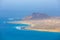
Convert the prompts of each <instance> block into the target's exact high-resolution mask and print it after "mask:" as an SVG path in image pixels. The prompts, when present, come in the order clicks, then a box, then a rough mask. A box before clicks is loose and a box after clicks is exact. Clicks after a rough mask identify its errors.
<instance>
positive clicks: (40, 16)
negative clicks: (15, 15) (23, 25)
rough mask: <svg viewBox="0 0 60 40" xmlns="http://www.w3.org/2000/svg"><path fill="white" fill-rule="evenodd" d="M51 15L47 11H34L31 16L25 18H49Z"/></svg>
mask: <svg viewBox="0 0 60 40" xmlns="http://www.w3.org/2000/svg"><path fill="white" fill-rule="evenodd" d="M49 17H50V16H48V15H47V14H45V13H32V15H31V16H27V17H26V18H25V20H32V19H35V20H36V19H46V18H49Z"/></svg>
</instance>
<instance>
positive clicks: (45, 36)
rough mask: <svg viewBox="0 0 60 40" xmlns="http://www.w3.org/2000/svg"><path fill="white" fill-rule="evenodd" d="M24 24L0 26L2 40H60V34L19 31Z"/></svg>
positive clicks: (4, 24) (3, 24)
mask: <svg viewBox="0 0 60 40" xmlns="http://www.w3.org/2000/svg"><path fill="white" fill-rule="evenodd" d="M17 26H20V27H21V26H27V25H24V24H6V23H1V24H0V40H60V33H55V32H38V31H31V30H17V29H16V27H17Z"/></svg>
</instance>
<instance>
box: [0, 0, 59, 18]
mask: <svg viewBox="0 0 60 40" xmlns="http://www.w3.org/2000/svg"><path fill="white" fill-rule="evenodd" d="M59 2H60V1H59V0H0V17H13V18H16V17H20V18H23V17H25V16H27V15H31V14H32V13H33V12H40V13H46V14H48V15H50V16H60V3H59Z"/></svg>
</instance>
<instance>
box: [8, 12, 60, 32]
mask: <svg viewBox="0 0 60 40" xmlns="http://www.w3.org/2000/svg"><path fill="white" fill-rule="evenodd" d="M8 23H13V24H28V25H29V26H28V27H20V28H19V27H18V29H23V30H34V31H47V32H60V17H59V16H58V17H57V16H48V15H47V14H45V13H32V15H30V16H27V17H25V18H23V19H22V20H21V21H13V22H8Z"/></svg>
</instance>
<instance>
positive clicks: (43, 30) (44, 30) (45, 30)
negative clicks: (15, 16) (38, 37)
mask: <svg viewBox="0 0 60 40" xmlns="http://www.w3.org/2000/svg"><path fill="white" fill-rule="evenodd" d="M24 30H33V31H42V32H60V30H54V29H53V30H47V29H31V28H25V29H24Z"/></svg>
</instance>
